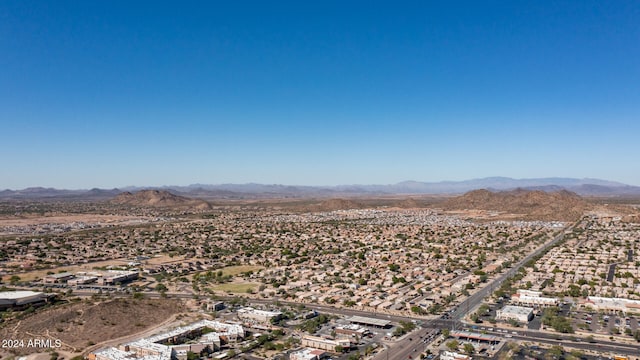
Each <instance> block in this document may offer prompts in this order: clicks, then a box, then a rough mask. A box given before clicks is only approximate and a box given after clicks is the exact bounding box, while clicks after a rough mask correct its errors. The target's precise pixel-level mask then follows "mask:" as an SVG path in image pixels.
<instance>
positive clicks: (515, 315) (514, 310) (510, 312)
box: [496, 305, 533, 323]
mask: <svg viewBox="0 0 640 360" xmlns="http://www.w3.org/2000/svg"><path fill="white" fill-rule="evenodd" d="M496 319H498V320H516V321H520V322H523V323H528V322H529V321H531V320H532V319H533V308H530V307H524V306H513V305H507V306H505V307H503V308H502V309H500V310H498V311H496Z"/></svg>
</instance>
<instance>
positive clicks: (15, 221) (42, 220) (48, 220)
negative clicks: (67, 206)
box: [0, 214, 150, 227]
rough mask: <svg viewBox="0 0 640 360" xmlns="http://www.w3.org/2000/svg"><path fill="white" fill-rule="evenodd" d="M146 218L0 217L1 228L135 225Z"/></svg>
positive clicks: (123, 216) (92, 216) (74, 215)
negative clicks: (73, 224) (54, 225)
mask: <svg viewBox="0 0 640 360" xmlns="http://www.w3.org/2000/svg"><path fill="white" fill-rule="evenodd" d="M149 220H150V218H149V217H146V216H128V215H100V214H68V215H53V216H41V215H25V216H0V227H2V226H26V225H41V224H70V223H74V222H84V223H100V224H105V225H120V226H122V225H136V224H139V223H140V222H148V221H149Z"/></svg>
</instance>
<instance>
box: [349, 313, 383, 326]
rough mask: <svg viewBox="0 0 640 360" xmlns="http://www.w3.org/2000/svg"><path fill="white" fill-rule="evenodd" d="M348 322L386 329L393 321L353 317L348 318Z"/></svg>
mask: <svg viewBox="0 0 640 360" xmlns="http://www.w3.org/2000/svg"><path fill="white" fill-rule="evenodd" d="M347 321H349V322H350V323H352V324H361V325H366V326H375V327H378V328H386V327H387V326H389V324H390V323H391V321H389V320H383V319H376V318H371V317H365V316H352V317H350V318H348V319H347Z"/></svg>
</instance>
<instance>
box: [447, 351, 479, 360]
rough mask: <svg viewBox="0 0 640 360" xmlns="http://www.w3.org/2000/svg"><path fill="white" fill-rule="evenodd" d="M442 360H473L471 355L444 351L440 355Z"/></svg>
mask: <svg viewBox="0 0 640 360" xmlns="http://www.w3.org/2000/svg"><path fill="white" fill-rule="evenodd" d="M440 359H441V360H471V359H473V358H472V357H471V356H469V355H463V354H458V353H457V352H452V351H443V352H441V353H440Z"/></svg>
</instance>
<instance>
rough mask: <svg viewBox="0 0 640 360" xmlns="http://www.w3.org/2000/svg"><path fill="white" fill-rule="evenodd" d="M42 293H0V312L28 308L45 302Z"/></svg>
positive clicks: (44, 296)
mask: <svg viewBox="0 0 640 360" xmlns="http://www.w3.org/2000/svg"><path fill="white" fill-rule="evenodd" d="M47 300H48V297H47V295H45V294H44V293H41V292H35V291H2V292H0V310H4V309H14V308H23V307H29V306H32V305H38V304H43V303H45V302H47Z"/></svg>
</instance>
